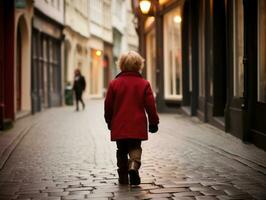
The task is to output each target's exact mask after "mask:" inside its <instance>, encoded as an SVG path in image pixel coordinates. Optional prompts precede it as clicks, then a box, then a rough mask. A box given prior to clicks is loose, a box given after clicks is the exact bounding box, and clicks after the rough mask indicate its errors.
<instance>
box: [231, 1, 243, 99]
mask: <svg viewBox="0 0 266 200" xmlns="http://www.w3.org/2000/svg"><path fill="white" fill-rule="evenodd" d="M233 2H234V96H235V97H242V96H243V91H244V66H243V57H244V7H243V1H242V0H235V1H233Z"/></svg>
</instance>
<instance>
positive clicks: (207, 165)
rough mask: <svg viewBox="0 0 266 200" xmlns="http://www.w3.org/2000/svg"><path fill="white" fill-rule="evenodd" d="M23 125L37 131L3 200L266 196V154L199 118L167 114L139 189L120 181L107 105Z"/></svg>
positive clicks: (19, 151)
mask: <svg viewBox="0 0 266 200" xmlns="http://www.w3.org/2000/svg"><path fill="white" fill-rule="evenodd" d="M29 119H30V120H29ZM23 120H25V121H23ZM23 120H22V121H21V122H20V123H23V122H24V124H26V123H30V124H34V126H32V127H31V128H30V129H29V131H28V132H27V134H26V136H25V137H24V138H23V139H22V141H21V142H20V143H19V144H18V145H17V147H16V148H15V150H14V151H13V153H12V155H11V156H10V157H9V158H8V160H7V162H6V163H5V165H4V167H3V168H2V169H1V170H0V199H1V200H5V199H21V200H22V199H24V200H26V199H32V200H38V199H43V200H71V199H98V200H100V199H106V200H107V199H162V200H163V199H175V200H213V199H221V200H227V199H266V152H265V151H262V150H260V149H258V148H256V147H255V146H253V145H247V144H243V143H242V142H241V141H239V140H238V139H237V138H235V137H233V136H231V135H229V134H226V133H224V132H222V131H220V130H218V129H216V128H214V127H212V126H210V125H208V124H204V123H201V122H200V121H198V120H197V119H196V118H190V117H185V116H183V115H178V114H161V115H160V120H161V121H160V130H159V133H156V134H150V135H149V137H150V138H149V140H148V141H145V142H143V158H142V167H141V170H140V175H141V177H142V184H141V185H140V186H137V187H130V186H119V185H118V184H117V181H118V180H117V174H116V158H115V152H116V146H115V143H113V142H110V141H109V140H110V136H109V133H108V130H107V128H106V125H105V123H104V119H103V101H102V100H91V101H88V102H87V108H86V110H85V111H82V112H75V111H74V108H72V107H63V108H53V109H49V110H47V111H45V112H43V113H41V114H38V115H35V116H31V117H30V118H26V119H23ZM33 122H34V123H33ZM0 139H1V137H0Z"/></svg>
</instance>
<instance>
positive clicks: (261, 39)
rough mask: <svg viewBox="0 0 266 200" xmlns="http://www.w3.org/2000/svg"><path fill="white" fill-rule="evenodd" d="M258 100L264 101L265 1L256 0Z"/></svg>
mask: <svg viewBox="0 0 266 200" xmlns="http://www.w3.org/2000/svg"><path fill="white" fill-rule="evenodd" d="M258 101H259V102H263V103H266V1H265V0H259V1H258Z"/></svg>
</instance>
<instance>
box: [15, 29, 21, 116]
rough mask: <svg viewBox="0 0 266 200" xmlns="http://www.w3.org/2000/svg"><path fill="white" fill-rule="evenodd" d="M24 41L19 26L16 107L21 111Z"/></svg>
mask: <svg viewBox="0 0 266 200" xmlns="http://www.w3.org/2000/svg"><path fill="white" fill-rule="evenodd" d="M21 48H22V42H21V30H20V28H18V31H17V49H16V61H17V62H16V108H17V111H21V98H22V96H21V85H22V83H21V75H22V74H21V61H22V58H21V54H22V52H21V50H22V49H21Z"/></svg>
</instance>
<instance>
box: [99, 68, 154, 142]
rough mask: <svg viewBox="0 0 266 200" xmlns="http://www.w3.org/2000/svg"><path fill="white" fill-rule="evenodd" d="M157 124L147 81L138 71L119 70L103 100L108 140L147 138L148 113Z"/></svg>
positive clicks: (149, 118)
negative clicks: (107, 126) (109, 132)
mask: <svg viewBox="0 0 266 200" xmlns="http://www.w3.org/2000/svg"><path fill="white" fill-rule="evenodd" d="M145 111H146V113H147V115H148V120H149V123H150V124H153V125H157V124H158V123H159V117H158V114H157V111H156V107H155V101H154V97H153V93H152V90H151V87H150V84H149V82H148V81H146V80H145V79H143V78H142V76H141V75H140V74H139V73H137V72H122V73H120V74H118V75H117V77H116V78H115V79H114V80H112V81H111V82H110V84H109V88H108V91H107V94H106V98H105V102H104V112H105V113H104V117H105V121H106V123H107V124H108V125H109V127H110V129H111V140H112V141H116V140H121V139H141V140H147V139H148V132H147V117H146V113H145Z"/></svg>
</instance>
